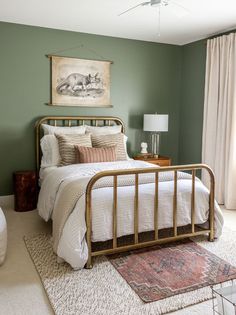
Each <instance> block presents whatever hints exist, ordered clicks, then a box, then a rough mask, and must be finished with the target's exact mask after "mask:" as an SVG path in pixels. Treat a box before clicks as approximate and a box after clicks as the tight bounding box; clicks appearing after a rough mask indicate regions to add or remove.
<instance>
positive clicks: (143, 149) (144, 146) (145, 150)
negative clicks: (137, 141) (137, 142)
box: [141, 142, 148, 154]
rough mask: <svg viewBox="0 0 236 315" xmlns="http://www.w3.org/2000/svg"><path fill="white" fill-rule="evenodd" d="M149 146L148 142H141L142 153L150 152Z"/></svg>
mask: <svg viewBox="0 0 236 315" xmlns="http://www.w3.org/2000/svg"><path fill="white" fill-rule="evenodd" d="M147 147H148V144H147V142H141V154H147V153H148V151H147Z"/></svg>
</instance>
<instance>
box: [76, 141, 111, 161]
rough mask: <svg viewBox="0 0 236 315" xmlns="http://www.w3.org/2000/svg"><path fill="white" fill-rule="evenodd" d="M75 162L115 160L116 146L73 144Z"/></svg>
mask: <svg viewBox="0 0 236 315" xmlns="http://www.w3.org/2000/svg"><path fill="white" fill-rule="evenodd" d="M75 151H76V162H77V163H97V162H113V161H116V146H112V147H106V148H89V147H81V146H78V145H75Z"/></svg>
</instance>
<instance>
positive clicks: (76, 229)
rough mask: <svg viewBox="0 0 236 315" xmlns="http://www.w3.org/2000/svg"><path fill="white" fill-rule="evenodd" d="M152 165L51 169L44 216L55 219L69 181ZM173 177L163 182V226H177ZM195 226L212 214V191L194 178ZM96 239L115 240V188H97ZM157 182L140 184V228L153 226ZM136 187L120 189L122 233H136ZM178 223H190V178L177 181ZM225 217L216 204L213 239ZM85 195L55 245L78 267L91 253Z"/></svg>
mask: <svg viewBox="0 0 236 315" xmlns="http://www.w3.org/2000/svg"><path fill="white" fill-rule="evenodd" d="M142 167H153V165H152V164H149V163H146V162H143V161H134V160H130V161H120V162H107V163H89V164H73V165H69V166H64V167H59V168H57V169H53V170H52V171H51V172H49V173H48V174H47V176H46V177H45V178H44V180H43V182H42V185H41V190H40V194H39V201H38V211H39V214H40V216H41V217H42V218H43V219H44V220H46V221H48V220H49V219H50V218H52V219H53V218H54V215H55V214H54V211H53V210H54V206H55V204H56V200H57V198H58V197H59V196H60V193H61V191H62V190H63V187H64V186H63V184H64V183H65V181H67V182H68V180H74V179H76V178H85V177H92V176H93V175H95V174H96V173H98V172H100V171H103V170H112V169H126V168H142ZM173 187H174V185H173V181H172V180H167V181H161V182H160V183H159V229H162V228H168V227H172V224H173V215H172V208H173ZM195 187H196V198H195V199H196V201H195V202H196V204H195V206H196V216H195V222H196V224H203V223H205V222H206V221H207V220H208V215H209V192H208V190H207V188H206V187H205V186H204V185H203V184H202V182H201V181H200V180H198V179H196V183H195ZM92 196H93V200H92V204H93V208H92V213H93V216H92V240H93V241H106V240H109V239H111V238H112V201H113V189H112V187H103V188H98V189H95V190H94V191H93V194H92ZM153 196H154V184H153V183H148V184H141V185H140V186H139V209H140V210H139V225H140V226H139V232H144V231H150V230H153V207H154V197H153ZM133 206H134V187H133V186H122V187H118V205H117V221H118V231H117V234H118V236H123V235H128V234H132V233H133ZM177 213H178V215H177V224H178V225H179V226H183V225H187V224H189V223H191V176H188V175H187V176H186V178H184V179H179V180H178V194H177ZM222 226H223V216H222V213H221V210H220V208H219V206H218V204H217V203H215V237H219V236H220V235H221V231H222ZM85 234H86V223H85V195H84V194H83V195H82V196H81V197H80V198H79V199H78V201H77V202H76V204H75V206H74V209H73V211H72V212H71V214H70V215H69V217H68V219H67V221H66V223H65V225H64V228H63V232H62V234H61V236H60V240H59V243H58V247H57V251H56V253H57V255H58V256H59V257H60V258H62V259H63V260H65V261H67V262H68V263H69V264H70V265H71V266H72V267H73V268H74V269H78V268H83V267H84V265H85V263H86V261H87V257H88V251H87V244H86V238H85Z"/></svg>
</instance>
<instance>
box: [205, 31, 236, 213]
mask: <svg viewBox="0 0 236 315" xmlns="http://www.w3.org/2000/svg"><path fill="white" fill-rule="evenodd" d="M202 162H203V163H206V164H208V165H209V166H210V167H211V168H212V169H213V171H214V173H215V179H216V199H217V201H218V202H219V203H220V204H225V206H226V208H227V209H236V33H232V34H229V35H224V36H220V37H217V38H214V39H210V40H208V41H207V60H206V77H205V100H204V121H203V137H202ZM202 180H203V182H204V183H205V184H206V185H207V186H208V185H209V182H208V179H207V177H206V174H205V173H203V175H202Z"/></svg>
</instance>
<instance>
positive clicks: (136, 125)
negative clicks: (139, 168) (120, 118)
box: [128, 114, 151, 155]
mask: <svg viewBox="0 0 236 315" xmlns="http://www.w3.org/2000/svg"><path fill="white" fill-rule="evenodd" d="M128 124H129V128H130V133H132V135H133V139H134V143H132V147H131V145H130V143H129V144H128V150H129V152H132V154H133V155H136V154H138V153H140V151H141V142H147V143H148V150H150V149H151V147H150V137H149V133H148V132H144V131H143V114H130V115H129V120H128Z"/></svg>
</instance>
